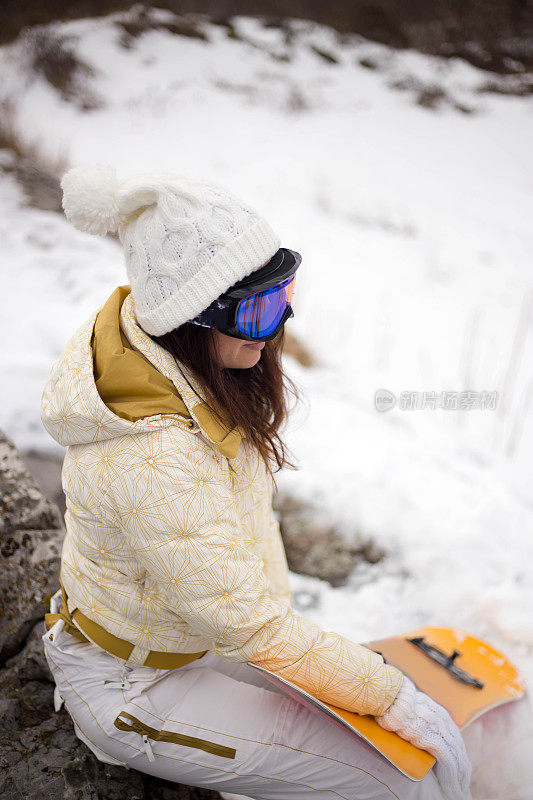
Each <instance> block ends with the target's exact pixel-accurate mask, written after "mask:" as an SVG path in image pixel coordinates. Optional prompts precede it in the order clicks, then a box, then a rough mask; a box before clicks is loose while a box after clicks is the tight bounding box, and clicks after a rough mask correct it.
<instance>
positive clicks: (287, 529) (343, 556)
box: [274, 494, 385, 586]
mask: <svg viewBox="0 0 533 800" xmlns="http://www.w3.org/2000/svg"><path fill="white" fill-rule="evenodd" d="M274 508H275V510H276V512H277V513H278V516H279V520H280V531H281V536H282V539H283V544H284V546H285V552H286V554H287V562H288V565H289V569H290V570H291V571H292V572H298V573H300V574H303V575H312V576H313V577H315V578H321V579H322V580H325V581H328V583H330V584H331V586H342V585H343V584H344V583H345V582H346V580H347V579H348V576H349V575H350V573H351V572H352V570H353V569H354V568H355V567H356V566H357V564H360V563H361V562H366V563H370V564H375V563H377V562H378V561H381V559H382V558H383V557H384V555H385V553H384V551H383V550H382V549H381V548H380V547H379V546H378V545H377V544H376V543H375V542H373V541H372V540H371V539H368V538H363V537H358V541H357V543H356V544H354V545H352V544H349V543H348V542H346V541H345V539H344V538H343V537H342V536H340V535H339V533H338V532H337V531H336V529H335V527H334V525H328V524H326V523H324V521H323V519H321V518H320V516H319V514H318V512H317V510H316V509H314V508H311V507H309V506H307V505H305V504H304V503H303V502H301V501H300V500H297V499H296V498H294V497H290V496H289V495H287V494H276V495H275V496H274Z"/></svg>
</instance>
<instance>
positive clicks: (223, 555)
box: [42, 294, 403, 715]
mask: <svg viewBox="0 0 533 800" xmlns="http://www.w3.org/2000/svg"><path fill="white" fill-rule="evenodd" d="M99 310H100V309H99ZM97 314H98V311H96V312H95V313H94V314H93V315H92V316H91V317H90V318H89V320H87V322H86V323H85V324H84V325H82V326H81V327H80V329H79V330H78V331H77V332H76V333H75V334H74V336H73V337H72V339H71V340H70V341H69V343H68V344H67V346H66V348H65V350H64V352H63V353H62V355H61V356H60V358H59V359H58V360H57V361H56V362H55V364H54V366H53V368H52V371H51V374H50V377H49V379H48V382H47V384H46V386H45V389H44V392H43V398H42V420H43V424H44V426H45V427H46V429H47V431H48V432H49V433H50V434H51V436H53V437H54V439H56V440H57V441H58V442H59V443H60V444H62V445H66V447H67V450H66V455H65V460H64V465H63V471H62V481H63V489H64V491H65V495H66V500H67V511H66V514H65V525H66V536H65V541H64V545H63V553H62V563H61V580H62V583H63V585H64V587H65V589H66V592H67V594H68V597H69V610H70V611H71V612H72V611H73V610H74V609H75V608H79V609H80V611H82V612H83V613H84V614H86V615H87V616H88V617H89V618H90V619H92V620H93V621H95V622H97V623H98V624H99V625H101V626H103V627H104V628H105V629H106V630H107V631H109V632H110V633H112V634H114V635H115V636H118V637H121V638H122V639H126V640H127V641H129V642H131V643H133V644H134V649H133V651H132V653H131V656H130V658H129V660H128V663H130V664H132V665H139V664H143V662H144V660H145V658H146V656H147V655H148V652H149V651H150V650H158V651H167V652H179V653H192V652H199V651H203V650H213V651H214V652H215V653H216V654H217V655H218V656H219V657H220V658H223V659H226V660H228V661H241V662H243V661H249V662H251V663H254V664H257V665H259V666H262V667H264V668H265V669H269V670H271V671H273V672H276V673H277V674H279V675H280V676H282V677H284V678H286V679H288V680H290V681H293V682H294V683H296V684H297V685H299V686H301V687H302V688H303V689H305V690H306V691H308V692H310V693H312V694H314V695H315V696H317V697H318V698H319V699H321V700H322V701H324V702H327V703H330V704H332V705H335V706H338V707H340V708H346V709H348V710H351V711H356V712H358V713H362V714H373V715H380V714H383V713H385V711H386V710H387V709H388V708H389V706H390V705H391V703H392V702H393V700H394V699H395V697H396V695H397V693H398V691H399V688H400V686H401V683H402V680H403V678H402V673H401V672H400V671H399V670H397V669H396V668H395V667H393V666H391V665H387V664H385V663H384V662H383V659H382V657H381V656H380V655H378V654H377V653H374V652H372V651H371V650H369V649H368V648H366V647H364V646H362V645H359V644H356V643H355V642H352V641H351V640H349V639H347V638H345V637H343V636H341V635H340V634H337V633H335V632H329V631H323V630H322V629H321V628H320V627H319V626H318V625H316V624H315V623H314V622H312V621H311V620H309V619H307V618H306V617H303V616H301V615H300V614H298V613H297V612H296V611H295V610H294V609H293V608H292V607H291V603H290V590H289V581H288V568H287V561H286V557H285V551H284V548H283V543H282V540H281V536H280V531H279V525H278V522H277V520H276V518H275V517H274V514H273V512H272V480H271V478H270V476H269V475H268V472H267V470H266V469H265V466H264V464H263V462H262V459H261V458H260V457H259V455H258V453H257V451H256V450H255V449H254V448H252V447H251V446H250V445H249V444H248V442H247V440H246V439H245V438H242V440H241V439H240V437H237V445H238V446H235V444H236V442H235V436H234V434H235V433H236V431H235V430H234V431H233V432H232V434H231V433H230V435H228V436H226V437H224V438H220V440H216V439H215V438H213V436H209V435H208V434H207V433H206V431H205V430H204V429H203V428H202V426H201V424H200V421H199V420H200V419H202V416H201V415H200V414H199V408H200V405H199V404H200V400H199V397H198V394H201V391H200V388H199V386H198V384H197V382H196V381H195V379H194V378H193V376H192V375H191V374H190V372H189V371H187V370H186V369H185V367H183V365H181V368H182V371H180V369H179V368H178V365H177V364H176V362H175V361H174V359H173V357H172V356H171V355H170V353H168V352H167V351H166V350H165V349H164V348H162V347H160V346H159V345H158V344H157V343H155V342H154V341H153V340H152V339H151V338H150V337H149V336H147V334H146V333H145V332H144V331H143V330H142V329H141V328H140V327H139V326H138V324H137V322H136V320H135V313H134V304H133V299H132V297H131V294H130V295H128V296H127V297H126V299H125V300H124V302H123V304H122V307H121V310H120V325H121V328H122V331H123V332H124V334H125V336H126V337H127V339H128V341H129V342H130V343H131V344H132V345H133V347H134V348H135V349H136V350H138V351H140V352H141V353H142V354H143V355H144V356H145V357H146V358H147V359H148V360H149V361H150V363H151V364H152V365H153V366H155V367H156V369H157V370H158V371H159V372H161V373H162V374H163V375H165V377H167V378H168V379H169V380H171V381H172V383H173V384H174V386H175V387H176V388H177V390H178V392H179V393H180V395H181V398H182V399H183V401H184V403H185V405H186V407H187V409H188V411H189V414H190V418H185V417H183V416H180V415H177V414H155V415H153V416H150V417H145V418H143V419H139V420H137V421H135V422H130V421H128V420H126V419H122V418H120V417H118V416H117V415H116V414H114V413H113V412H112V411H110V409H109V408H107V406H106V405H105V403H104V402H103V400H102V399H101V397H100V395H99V393H98V390H97V388H96V385H95V380H94V372H93V358H92V349H91V338H92V334H93V329H94V324H95V321H96V317H97ZM185 378H187V380H188V381H189V382H190V384H191V385H189V384H188V383H187V380H186V379H185ZM191 387H192V388H191ZM204 408H205V406H204ZM204 419H205V417H204Z"/></svg>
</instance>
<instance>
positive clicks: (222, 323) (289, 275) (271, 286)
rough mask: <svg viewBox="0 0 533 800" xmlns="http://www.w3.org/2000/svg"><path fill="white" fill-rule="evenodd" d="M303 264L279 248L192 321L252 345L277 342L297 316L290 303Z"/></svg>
mask: <svg viewBox="0 0 533 800" xmlns="http://www.w3.org/2000/svg"><path fill="white" fill-rule="evenodd" d="M301 261H302V257H301V255H300V254H299V253H297V252H296V251H294V250H288V249H287V248H286V247H282V248H280V249H279V250H278V251H277V253H275V254H274V256H273V257H272V258H271V259H270V261H269V262H268V263H267V264H265V265H264V266H263V267H261V268H260V269H258V270H255V272H252V274H251V275H248V276H247V277H246V278H243V280H241V281H238V283H236V284H234V285H233V286H231V287H230V288H229V289H228V290H227V291H226V292H224V293H223V294H221V295H220V297H218V298H217V299H216V300H215V301H214V302H213V303H211V305H210V306H209V307H208V308H206V309H205V311H202V312H201V313H200V314H198V315H197V316H196V317H195V318H194V319H192V320H190V322H191V323H192V324H193V325H202V326H203V327H206V328H218V330H219V331H221V332H222V333H225V334H226V335H227V336H233V337H235V338H236V339H246V340H248V341H250V342H257V341H268V340H269V339H274V337H275V336H277V334H278V333H279V331H280V330H281V329H282V327H283V326H284V325H285V323H286V321H287V320H288V319H289V318H290V317H293V316H294V311H293V309H292V305H291V303H292V298H293V294H294V282H295V279H296V270H297V269H298V267H299V266H300V263H301Z"/></svg>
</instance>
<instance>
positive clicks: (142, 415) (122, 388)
mask: <svg viewBox="0 0 533 800" xmlns="http://www.w3.org/2000/svg"><path fill="white" fill-rule="evenodd" d="M41 419H42V422H43V425H44V427H45V428H46V430H47V431H48V433H49V434H50V435H51V436H52V437H53V438H54V439H55V440H56V441H57V442H59V444H61V445H74V444H83V443H87V442H96V441H102V440H105V439H113V438H116V437H118V436H124V435H125V434H136V433H143V432H147V431H151V430H154V428H160V427H168V426H169V425H176V424H179V425H184V426H185V427H187V428H189V429H190V430H191V431H193V432H197V431H201V433H203V434H204V435H205V436H206V437H207V438H208V439H209V440H210V441H211V442H212V443H213V444H215V445H216V446H217V448H218V450H219V451H220V453H221V454H222V455H224V456H226V457H228V458H234V457H235V456H236V455H237V452H238V449H239V444H240V442H241V439H242V438H243V436H244V434H243V431H242V429H240V428H237V427H231V426H229V425H222V424H221V423H220V422H219V421H218V420H217V418H216V417H215V416H214V414H213V412H212V411H211V409H210V408H209V407H208V406H207V404H206V403H205V402H204V401H203V399H202V392H201V388H200V386H199V384H198V382H197V380H196V379H195V378H194V376H193V375H192V374H191V372H190V370H188V369H187V368H186V367H185V365H183V364H181V363H178V362H176V360H175V359H174V358H173V356H172V355H171V354H170V353H169V352H167V351H166V350H165V349H164V348H163V347H161V346H160V345H158V344H157V343H156V342H154V341H153V340H152V339H151V338H150V337H149V336H148V335H147V334H146V333H145V332H144V331H143V330H142V328H140V327H139V325H138V324H137V322H136V319H135V309H134V303H133V298H132V296H131V294H130V287H129V286H119V287H118V288H117V289H115V291H114V292H113V293H112V294H111V296H110V297H109V299H108V300H107V302H106V303H105V304H104V305H103V306H102V307H101V308H100V309H98V310H97V311H95V312H94V313H93V314H92V315H91V317H90V318H89V319H88V320H87V322H85V323H84V324H83V325H82V326H81V328H79V329H78V331H76V333H75V334H74V336H73V337H72V338H71V339H70V341H69V342H68V344H67V345H66V347H65V349H64V351H63V353H62V354H61V356H60V357H59V358H58V359H57V361H56V362H55V363H54V365H53V367H52V371H51V373H50V376H49V378H48V381H47V383H46V386H45V388H44V391H43V396H42V402H41Z"/></svg>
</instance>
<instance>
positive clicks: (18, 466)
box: [0, 432, 63, 666]
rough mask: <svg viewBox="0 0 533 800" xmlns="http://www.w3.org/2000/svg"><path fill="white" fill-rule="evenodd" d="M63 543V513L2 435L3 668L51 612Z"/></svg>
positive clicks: (0, 599)
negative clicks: (48, 497)
mask: <svg viewBox="0 0 533 800" xmlns="http://www.w3.org/2000/svg"><path fill="white" fill-rule="evenodd" d="M62 541H63V530H62V527H61V517H60V514H59V511H58V510H57V508H56V507H55V506H54V505H53V504H52V503H51V502H50V501H49V500H46V498H45V497H43V495H42V493H41V491H40V490H39V489H38V487H37V486H36V484H35V481H34V480H33V478H32V476H31V474H30V473H29V472H28V471H27V469H26V468H25V466H24V464H23V462H22V460H21V457H20V456H19V454H18V452H17V450H16V448H15V447H14V445H13V443H12V442H11V441H10V440H9V439H8V438H7V437H6V436H5V435H4V434H3V433H1V432H0V553H1V556H2V571H1V573H0V608H1V609H2V610H1V612H0V666H2V665H3V664H4V663H5V662H6V660H7V659H8V658H9V657H10V656H12V655H14V654H15V653H16V652H18V650H20V648H21V646H22V644H23V643H24V641H25V639H26V638H27V636H28V634H29V632H30V630H31V629H32V627H33V626H34V625H35V623H36V621H37V620H38V619H40V618H42V617H43V616H44V614H45V613H46V611H47V610H48V598H49V596H50V595H51V594H53V593H54V592H55V591H56V589H57V587H58V585H59V583H58V580H59V567H60V556H61V545H62Z"/></svg>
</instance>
